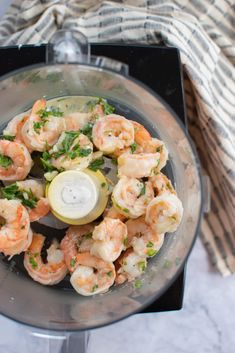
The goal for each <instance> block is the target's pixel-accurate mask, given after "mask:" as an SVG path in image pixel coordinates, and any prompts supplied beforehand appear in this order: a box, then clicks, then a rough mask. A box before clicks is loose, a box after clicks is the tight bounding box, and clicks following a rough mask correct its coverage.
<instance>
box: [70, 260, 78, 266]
mask: <svg viewBox="0 0 235 353" xmlns="http://www.w3.org/2000/svg"><path fill="white" fill-rule="evenodd" d="M76 262H77V259H76V258H74V259H71V260H70V266H71V267H74V266H75V264H76Z"/></svg>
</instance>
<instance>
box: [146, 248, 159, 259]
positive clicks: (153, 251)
mask: <svg viewBox="0 0 235 353" xmlns="http://www.w3.org/2000/svg"><path fill="white" fill-rule="evenodd" d="M156 253H157V251H156V250H154V249H149V250H148V251H147V255H148V256H150V257H152V256H154V255H156Z"/></svg>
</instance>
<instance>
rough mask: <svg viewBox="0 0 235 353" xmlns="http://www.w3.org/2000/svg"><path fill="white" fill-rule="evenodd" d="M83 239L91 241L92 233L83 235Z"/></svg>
mask: <svg viewBox="0 0 235 353" xmlns="http://www.w3.org/2000/svg"><path fill="white" fill-rule="evenodd" d="M83 236H84V238H85V239H91V238H92V233H87V234H84V235H83Z"/></svg>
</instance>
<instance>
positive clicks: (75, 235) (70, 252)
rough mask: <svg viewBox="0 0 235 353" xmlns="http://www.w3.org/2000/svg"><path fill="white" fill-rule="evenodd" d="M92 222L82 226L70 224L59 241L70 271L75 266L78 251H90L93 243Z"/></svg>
mask: <svg viewBox="0 0 235 353" xmlns="http://www.w3.org/2000/svg"><path fill="white" fill-rule="evenodd" d="M93 229H94V225H93V224H92V223H90V224H86V225H82V226H71V227H69V228H68V230H67V232H66V235H65V237H64V238H63V239H62V241H61V250H62V251H63V253H64V259H65V263H66V265H67V267H68V269H69V271H70V272H73V271H74V270H75V268H76V266H77V255H78V253H79V252H86V251H90V248H91V245H92V244H93V240H92V232H93Z"/></svg>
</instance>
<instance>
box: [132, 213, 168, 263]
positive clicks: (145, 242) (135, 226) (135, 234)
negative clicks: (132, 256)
mask: <svg viewBox="0 0 235 353" xmlns="http://www.w3.org/2000/svg"><path fill="white" fill-rule="evenodd" d="M126 226H127V232H128V243H129V244H130V245H131V246H132V247H133V250H134V252H135V253H136V254H137V255H139V256H143V257H146V256H147V257H152V256H154V255H156V254H157V252H158V251H159V249H160V248H161V247H162V244H163V242H164V234H157V232H156V231H155V230H154V229H152V228H151V227H150V226H149V225H148V224H147V223H146V222H145V220H144V217H140V218H138V219H129V220H128V221H127V222H126Z"/></svg>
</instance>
